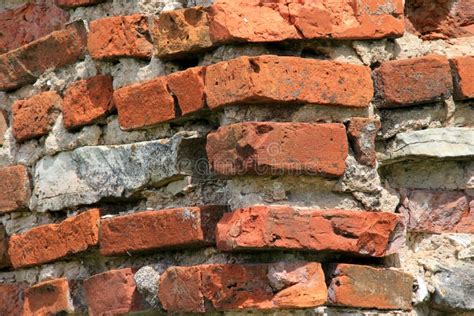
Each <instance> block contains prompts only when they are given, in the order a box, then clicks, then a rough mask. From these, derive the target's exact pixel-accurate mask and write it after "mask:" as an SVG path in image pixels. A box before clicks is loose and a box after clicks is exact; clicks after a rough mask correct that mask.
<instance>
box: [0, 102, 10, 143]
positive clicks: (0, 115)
mask: <svg viewBox="0 0 474 316" xmlns="http://www.w3.org/2000/svg"><path fill="white" fill-rule="evenodd" d="M7 129H8V117H7V115H6V113H5V112H4V111H3V110H0V147H1V146H3V143H4V142H5V133H6V132H7Z"/></svg>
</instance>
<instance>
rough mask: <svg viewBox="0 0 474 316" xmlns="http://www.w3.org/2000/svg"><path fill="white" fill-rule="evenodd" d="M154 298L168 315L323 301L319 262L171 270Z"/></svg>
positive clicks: (304, 305) (302, 305)
mask: <svg viewBox="0 0 474 316" xmlns="http://www.w3.org/2000/svg"><path fill="white" fill-rule="evenodd" d="M158 296H159V298H160V301H161V303H162V304H163V307H164V308H165V309H166V310H167V311H168V312H201V313H203V312H211V311H214V310H216V311H232V310H244V309H258V310H271V309H284V308H289V309H291V308H310V307H315V306H319V305H322V304H324V303H325V302H326V299H327V289H326V284H325V282H324V274H323V271H322V269H321V265H320V264H319V263H316V262H315V263H307V262H293V263H283V262H282V263H274V264H256V265H236V264H235V265H232V264H215V265H202V266H193V267H171V268H169V269H168V270H167V271H166V272H165V273H164V274H163V275H162V276H161V277H160V284H159V292H158Z"/></svg>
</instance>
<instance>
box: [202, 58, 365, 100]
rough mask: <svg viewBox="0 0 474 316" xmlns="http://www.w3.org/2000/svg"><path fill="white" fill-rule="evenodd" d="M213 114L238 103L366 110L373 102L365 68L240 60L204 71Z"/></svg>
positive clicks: (298, 61) (300, 61)
mask: <svg viewBox="0 0 474 316" xmlns="http://www.w3.org/2000/svg"><path fill="white" fill-rule="evenodd" d="M206 94H207V103H208V105H209V107H210V108H211V109H215V108H218V107H222V106H227V105H233V104H238V103H243V104H246V103H258V104H262V103H276V102H282V103H288V102H293V103H295V102H296V103H314V104H323V105H340V106H349V107H366V106H368V104H369V102H370V100H371V99H372V96H373V86H372V80H371V78H370V70H369V69H368V68H367V67H363V66H357V65H350V64H343V63H338V62H330V61H320V60H311V59H301V58H296V57H278V56H259V57H241V58H237V59H234V60H230V61H228V62H222V63H218V64H215V65H211V66H209V67H207V71H206Z"/></svg>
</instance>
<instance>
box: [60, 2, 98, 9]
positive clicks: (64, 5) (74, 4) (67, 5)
mask: <svg viewBox="0 0 474 316" xmlns="http://www.w3.org/2000/svg"><path fill="white" fill-rule="evenodd" d="M55 2H56V5H58V6H60V7H62V8H68V9H69V8H77V7H85V6H90V5H95V4H99V3H102V2H105V0H55Z"/></svg>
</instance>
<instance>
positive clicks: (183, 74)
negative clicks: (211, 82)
mask: <svg viewBox="0 0 474 316" xmlns="http://www.w3.org/2000/svg"><path fill="white" fill-rule="evenodd" d="M205 73H206V68H204V67H195V68H189V69H187V70H185V71H180V72H176V73H174V74H171V75H169V76H168V77H167V82H168V89H169V91H171V93H172V94H173V95H174V96H175V98H176V100H177V102H178V105H179V108H180V112H181V115H186V114H191V113H194V112H197V111H199V110H202V109H204V107H205V105H206V94H205V92H204V75H205Z"/></svg>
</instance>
